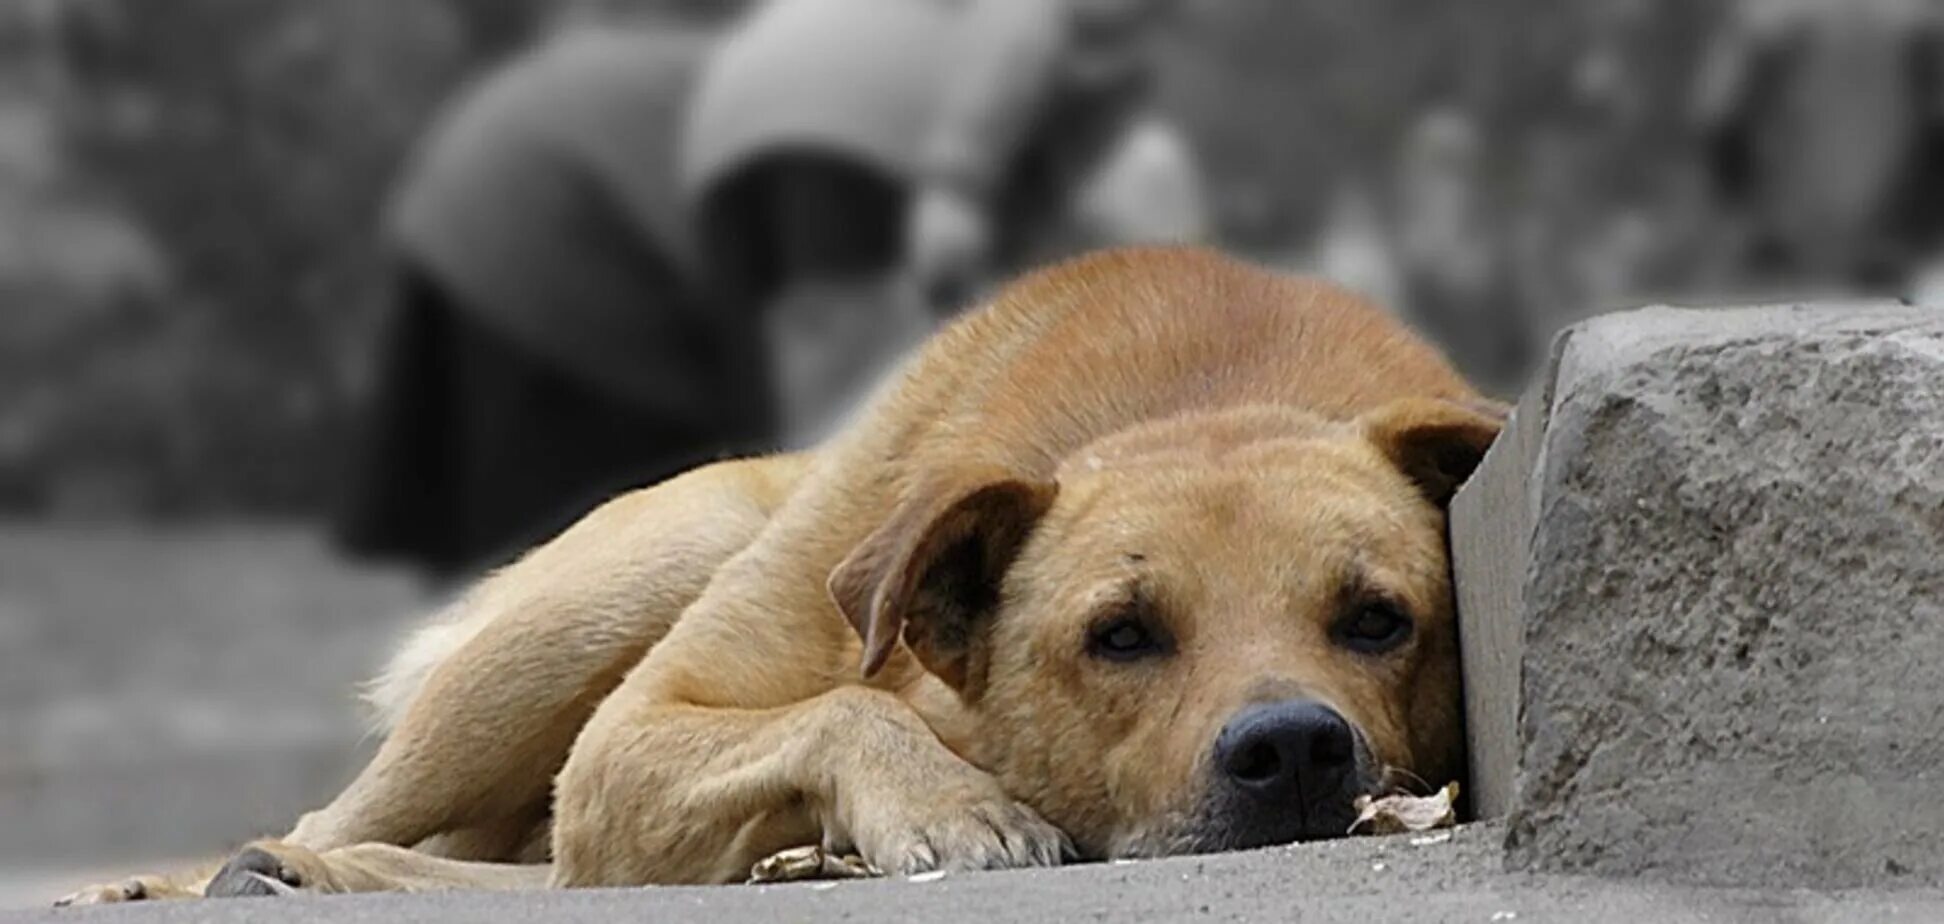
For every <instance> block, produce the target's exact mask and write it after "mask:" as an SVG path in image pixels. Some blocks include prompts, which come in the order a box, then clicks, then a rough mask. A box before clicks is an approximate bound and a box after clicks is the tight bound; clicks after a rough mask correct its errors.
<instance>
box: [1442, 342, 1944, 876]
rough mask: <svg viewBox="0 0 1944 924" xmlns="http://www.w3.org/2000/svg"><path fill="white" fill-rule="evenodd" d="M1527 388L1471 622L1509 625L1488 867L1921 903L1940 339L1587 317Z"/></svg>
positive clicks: (1940, 562) (1928, 780)
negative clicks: (1540, 388)
mask: <svg viewBox="0 0 1944 924" xmlns="http://www.w3.org/2000/svg"><path fill="white" fill-rule="evenodd" d="M1552 380H1553V382H1552V397H1551V401H1550V408H1549V415H1548V420H1547V421H1546V428H1545V429H1546V432H1545V436H1544V441H1543V446H1542V447H1541V450H1540V453H1539V458H1538V459H1537V460H1536V462H1535V470H1534V475H1533V477H1534V478H1535V479H1536V480H1535V482H1534V484H1533V489H1534V491H1535V492H1536V503H1537V511H1536V512H1537V517H1536V520H1535V525H1534V527H1533V531H1532V533H1531V535H1530V537H1529V538H1530V560H1529V561H1527V562H1525V563H1524V567H1523V568H1522V569H1520V568H1518V567H1517V566H1516V565H1514V566H1513V570H1514V571H1518V572H1522V573H1523V574H1524V575H1525V580H1526V583H1525V586H1524V588H1523V597H1524V602H1523V609H1522V612H1519V613H1516V614H1510V615H1506V614H1498V616H1497V617H1495V618H1509V619H1514V620H1520V619H1522V622H1523V634H1522V645H1523V651H1522V654H1521V655H1520V664H1521V696H1522V700H1523V703H1522V708H1521V710H1520V714H1519V758H1518V764H1519V775H1518V780H1517V788H1516V794H1515V796H1514V798H1513V800H1512V804H1513V811H1512V816H1511V829H1510V834H1509V838H1508V845H1509V850H1510V853H1509V858H1510V860H1511V861H1512V862H1513V863H1514V864H1515V865H1517V866H1521V867H1527V868H1541V869H1549V870H1577V871H1589V872H1597V873H1603V874H1616V875H1635V874H1646V875H1650V876H1656V877H1663V878H1672V879H1677V880H1683V881H1689V882H1699V883H1741V884H1757V883H1763V884H1770V885H1777V886H1781V885H1815V886H1821V887H1840V886H1856V885H1865V884H1876V883H1892V884H1920V883H1921V884H1928V885H1938V884H1940V883H1944V851H1940V850H1939V849H1938V843H1937V839H1936V838H1937V832H1939V831H1944V801H1940V800H1939V799H1938V796H1937V786H1938V782H1939V780H1938V776H1939V769H1938V768H1939V767H1940V764H1944V671H1940V670H1939V667H1938V666H1939V664H1940V663H1944V553H1940V549H1944V312H1939V311H1936V310H1931V309H1922V308H1906V307H1897V306H1834V307H1816V308H1793V307H1790V308H1767V309H1743V310H1730V311H1707V312H1698V311H1681V310H1674V309H1647V310H1643V311H1638V312H1630V313H1626V314H1620V315H1612V316H1608V317H1605V318H1601V319H1597V320H1595V321H1592V322H1589V323H1587V324H1585V325H1582V326H1580V327H1578V328H1576V329H1574V330H1572V331H1571V332H1569V333H1568V334H1567V335H1566V337H1565V339H1564V341H1563V348H1562V349H1561V350H1560V351H1559V353H1558V356H1557V359H1556V370H1555V372H1554V374H1553V376H1552ZM1466 618H1467V620H1468V623H1467V626H1468V628H1467V630H1466V631H1471V629H1470V628H1469V626H1470V622H1469V621H1475V620H1477V619H1479V618H1484V617H1483V616H1482V615H1481V614H1478V613H1472V614H1467V617H1466Z"/></svg>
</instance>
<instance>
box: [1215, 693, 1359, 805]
mask: <svg viewBox="0 0 1944 924" xmlns="http://www.w3.org/2000/svg"><path fill="white" fill-rule="evenodd" d="M1215 760H1216V764H1217V766H1218V767H1220V769H1221V772H1222V773H1223V774H1224V775H1226V776H1227V777H1228V780H1229V781H1230V783H1231V784H1233V786H1234V788H1235V789H1237V790H1239V791H1241V792H1242V793H1244V794H1246V795H1247V796H1248V797H1249V798H1251V799H1253V800H1257V801H1260V802H1264V803H1271V804H1276V805H1282V806H1290V807H1306V806H1308V805H1313V804H1316V803H1318V802H1321V801H1324V800H1327V799H1331V798H1332V797H1334V796H1336V795H1338V794H1342V793H1344V792H1347V790H1348V786H1349V783H1350V779H1351V777H1352V775H1353V774H1354V772H1355V770H1356V763H1357V746H1356V738H1355V736H1354V734H1353V733H1352V732H1351V730H1350V723H1349V722H1348V721H1346V720H1345V719H1344V718H1343V716H1341V715H1339V714H1337V711H1336V710H1335V709H1331V708H1330V707H1328V706H1325V705H1323V704H1321V703H1318V702H1315V701H1313V700H1307V699H1290V700H1283V701H1282V702H1276V703H1261V704H1258V705H1254V706H1250V707H1248V708H1247V709H1244V710H1242V711H1241V712H1240V713H1237V714H1236V716H1235V718H1233V719H1231V720H1229V723H1228V725H1227V726H1225V727H1224V728H1223V729H1222V731H1221V734H1219V735H1217V736H1216V738H1215Z"/></svg>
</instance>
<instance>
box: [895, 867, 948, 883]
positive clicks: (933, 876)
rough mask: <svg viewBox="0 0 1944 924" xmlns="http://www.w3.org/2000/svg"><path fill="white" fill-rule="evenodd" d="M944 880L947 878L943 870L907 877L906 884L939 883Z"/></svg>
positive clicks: (913, 874)
mask: <svg viewBox="0 0 1944 924" xmlns="http://www.w3.org/2000/svg"><path fill="white" fill-rule="evenodd" d="M943 878H945V871H944V870H942V869H935V870H930V871H927V872H923V873H912V874H911V875H909V876H906V877H905V881H906V882H937V881H938V880H940V879H943Z"/></svg>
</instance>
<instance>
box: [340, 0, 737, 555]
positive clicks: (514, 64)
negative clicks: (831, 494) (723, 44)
mask: <svg viewBox="0 0 1944 924" xmlns="http://www.w3.org/2000/svg"><path fill="white" fill-rule="evenodd" d="M708 47H709V41H708V36H706V35H704V34H701V33H698V32H692V31H685V30H680V29H674V28H671V27H668V26H667V25H666V24H663V25H661V26H659V27H657V28H655V29H652V30H651V29H647V28H630V29H594V28H571V29H567V30H565V31H563V32H560V33H558V34H557V35H556V37H555V38H553V39H552V40H550V41H547V42H545V43H543V44H541V45H539V46H537V47H535V48H534V49H532V50H531V51H529V52H527V53H525V54H523V55H521V56H519V57H517V58H516V59H514V60H513V61H511V62H510V63H509V64H507V65H506V66H505V67H504V68H502V69H500V70H498V71H496V72H493V73H491V74H489V75H487V76H486V77H485V78H484V79H483V80H481V81H479V82H478V83H477V84H475V85H473V86H472V87H470V88H468V89H466V90H465V91H464V92H462V93H461V94H459V96H458V97H457V99H456V100H455V101H454V102H453V103H452V104H451V105H449V106H448V107H447V109H446V110H445V111H444V112H443V113H442V114H441V115H440V116H439V117H438V118H437V119H436V120H435V123H434V126H433V128H432V129H431V130H430V132H429V133H428V134H427V135H426V136H425V138H424V139H423V141H422V143H421V145H420V146H419V148H418V150H417V151H416V153H415V154H414V156H413V157H412V159H411V161H410V163H409V164H408V165H407V167H406V169H405V170H404V172H403V175H402V178H401V180H400V181H399V182H398V184H397V187H396V189H395V191H394V194H393V196H392V198H391V201H390V203H389V208H388V212H387V216H386V221H385V226H384V228H385V233H386V236H387V238H388V240H389V243H390V245H391V247H392V249H393V251H394V254H395V260H394V264H395V265H394V269H393V271H392V274H391V283H390V296H389V299H390V304H389V305H388V306H387V317H386V318H385V325H386V329H385V331H384V333H383V337H382V342H381V343H380V345H379V356H378V357H377V360H378V364H379V367H378V369H377V377H378V381H377V388H376V394H375V395H374V400H373V402H372V404H371V408H370V417H369V420H368V422H367V425H368V426H367V429H368V432H367V433H366V435H365V438H364V441H363V442H364V445H363V446H362V447H361V449H360V452H359V455H358V457H357V463H356V470H355V471H354V472H353V477H352V480H351V481H352V483H351V485H350V491H349V494H348V496H347V497H346V499H345V503H344V506H343V509H342V510H341V511H340V534H341V539H342V541H343V543H344V545H345V546H346V547H347V548H348V549H349V550H351V551H353V552H357V553H363V554H366V555H372V556H380V557H391V558H398V559H402V560H405V561H407V562H410V563H413V564H416V565H418V566H420V567H422V568H424V569H426V570H427V571H429V572H431V573H432V574H434V575H436V576H439V577H443V578H454V577H459V576H463V575H465V574H467V573H469V572H472V571H475V570H477V569H479V568H480V567H483V566H487V565H491V564H493V563H495V562H497V561H500V560H503V559H504V558H505V557H506V556H508V555H510V554H512V553H515V552H517V551H519V550H521V549H524V548H526V547H527V546H529V545H531V544H532V543H534V542H536V541H538V540H540V539H542V538H545V537H546V536H548V535H551V534H552V533H554V532H557V531H558V530H559V529H560V528H562V527H564V526H566V525H567V524H568V523H570V522H572V521H573V519H574V518H575V517H577V516H578V515H579V514H581V513H582V512H584V511H585V510H587V509H589V508H590V507H592V506H593V505H595V504H596V503H598V502H599V501H602V500H604V499H606V498H607V497H608V496H611V495H613V494H615V493H618V492H620V491H622V490H624V489H627V488H630V487H634V486H639V485H643V484H649V483H653V482H655V481H659V480H661V479H663V478H666V477H668V476H670V475H672V474H675V473H676V472H679V471H682V470H684V469H687V468H689V467H692V466H694V465H696V464H698V463H701V462H705V461H708V460H710V459H713V458H715V457H718V456H721V455H723V454H725V453H729V452H732V451H737V450H749V449H756V448H765V446H766V444H767V442H768V438H767V434H768V432H769V427H770V416H769V409H768V405H767V394H766V391H767V389H766V385H765V379H764V366H763V363H762V358H761V356H760V353H759V352H758V350H759V344H760V340H759V337H758V336H757V334H756V332H755V330H754V329H753V326H752V321H751V320H750V319H749V318H748V317H746V316H744V315H742V314H739V313H737V312H733V311H728V310H725V309H724V308H723V306H722V305H721V304H720V303H719V302H718V301H717V300H715V299H713V298H712V297H710V296H709V295H708V293H707V292H706V290H704V289H703V288H702V287H700V286H698V285H697V284H696V283H695V276H696V275H697V274H696V271H695V268H694V266H693V262H692V248H691V245H690V243H689V232H688V229H687V228H686V227H684V226H683V224H682V212H681V206H680V196H679V194H678V190H677V179H676V169H675V165H674V157H675V153H676V147H675V144H674V143H673V140H672V139H673V138H674V136H675V134H676V132H678V131H679V129H680V121H681V115H682V112H683V111H684V110H683V107H684V105H685V101H686V100H687V98H688V94H689V92H690V90H691V87H692V85H693V77H694V75H695V74H696V73H697V71H698V66H699V65H700V63H701V61H702V59H703V56H704V55H705V54H706V52H707V49H708Z"/></svg>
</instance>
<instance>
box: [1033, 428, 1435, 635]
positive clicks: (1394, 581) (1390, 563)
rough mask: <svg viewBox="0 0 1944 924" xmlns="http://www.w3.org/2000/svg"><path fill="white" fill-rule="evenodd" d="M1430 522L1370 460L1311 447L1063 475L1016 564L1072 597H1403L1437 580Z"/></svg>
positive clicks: (1320, 444) (1354, 449)
mask: <svg viewBox="0 0 1944 924" xmlns="http://www.w3.org/2000/svg"><path fill="white" fill-rule="evenodd" d="M1441 525H1442V521H1441V520H1440V519H1439V517H1438V516H1437V513H1436V511H1435V509H1433V508H1431V507H1430V506H1429V505H1428V504H1426V503H1424V502H1423V501H1422V500H1421V499H1419V498H1418V497H1417V495H1416V493H1415V492H1414V490H1413V489H1412V488H1411V486H1410V485H1409V483H1408V482H1407V481H1406V480H1405V479H1404V478H1403V476H1402V475H1401V474H1398V473H1396V472H1394V471H1392V470H1390V469H1388V468H1387V467H1386V466H1384V465H1383V464H1382V463H1381V462H1380V461H1379V459H1378V457H1377V456H1376V454H1375V453H1374V452H1370V451H1367V450H1364V449H1362V448H1361V447H1358V446H1354V445H1350V444H1348V443H1347V442H1340V441H1327V440H1319V441H1312V442H1308V443H1304V444H1292V445H1290V446H1285V447H1281V448H1280V450H1279V451H1278V452H1275V453H1271V454H1265V455H1263V456H1262V457H1259V458H1250V457H1245V456H1239V457H1231V458H1228V459H1226V460H1223V461H1222V462H1219V463H1213V464H1172V463H1163V462H1148V463H1143V464H1131V465H1118V466H1102V467H1101V468H1099V469H1097V470H1091V471H1072V472H1069V473H1068V474H1067V475H1066V476H1065V477H1063V478H1062V481H1061V487H1060V496H1059V500H1058V501H1057V502H1056V503H1055V504H1054V508H1053V510H1052V511H1050V512H1049V513H1048V515H1047V517H1046V519H1045V520H1044V521H1043V522H1042V524H1041V527H1040V530H1039V532H1038V534H1036V536H1035V538H1034V545H1035V547H1036V548H1037V550H1038V552H1037V554H1035V555H1032V556H1028V559H1035V560H1037V561H1036V562H1033V563H1032V564H1034V565H1036V566H1038V567H1043V568H1046V569H1050V570H1055V571H1057V572H1059V573H1057V574H1050V575H1045V577H1050V578H1053V579H1055V580H1056V581H1059V582H1060V583H1062V584H1065V585H1070V587H1071V590H1072V591H1073V592H1074V593H1078V594H1090V593H1101V592H1104V591H1102V590H1101V589H1100V588H1102V587H1104V586H1107V585H1112V584H1116V583H1123V584H1124V583H1126V582H1128V581H1133V580H1139V581H1144V582H1149V583H1157V584H1159V585H1160V587H1161V588H1162V589H1164V590H1165V592H1167V593H1168V594H1169V595H1170V596H1178V597H1186V598H1189V599H1194V600H1202V601H1214V600H1227V601H1228V602H1241V598H1245V597H1249V596H1256V597H1269V596H1274V597H1278V598H1282V599H1284V601H1285V602H1287V598H1289V597H1292V596H1294V597H1313V598H1322V597H1325V596H1328V595H1331V594H1335V593H1338V592H1340V591H1341V590H1342V589H1343V588H1345V587H1348V586H1352V585H1359V584H1368V585H1370V589H1372V590H1376V591H1381V592H1386V593H1409V592H1410V591H1412V590H1413V589H1416V588H1420V587H1436V586H1439V584H1440V577H1441V574H1442V569H1443V567H1444V564H1443V563H1444V558H1443V552H1442V548H1443V545H1442V543H1443V534H1442V529H1441ZM1027 564H1029V562H1027V561H1022V565H1027Z"/></svg>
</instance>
